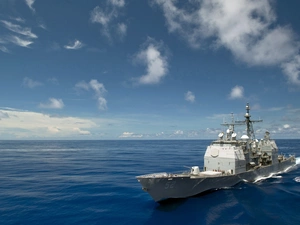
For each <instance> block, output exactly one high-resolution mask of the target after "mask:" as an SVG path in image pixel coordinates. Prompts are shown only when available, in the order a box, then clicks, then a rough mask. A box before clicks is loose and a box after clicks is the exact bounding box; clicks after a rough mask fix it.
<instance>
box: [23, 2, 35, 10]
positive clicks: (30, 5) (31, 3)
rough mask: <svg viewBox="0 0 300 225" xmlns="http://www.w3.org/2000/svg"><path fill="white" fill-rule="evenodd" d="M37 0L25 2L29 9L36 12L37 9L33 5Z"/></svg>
mask: <svg viewBox="0 0 300 225" xmlns="http://www.w3.org/2000/svg"><path fill="white" fill-rule="evenodd" d="M34 2H35V0H25V3H26V4H27V5H28V7H29V9H30V10H31V11H32V12H35V9H34V8H33V7H32V5H33V4H34Z"/></svg>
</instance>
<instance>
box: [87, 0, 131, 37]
mask: <svg viewBox="0 0 300 225" xmlns="http://www.w3.org/2000/svg"><path fill="white" fill-rule="evenodd" d="M124 6H125V1H124V0H108V1H107V4H106V6H105V7H100V6H96V7H95V8H94V9H93V10H92V11H91V13H90V21H91V22H92V23H96V24H100V25H101V32H102V35H104V36H105V37H107V39H108V40H109V41H112V39H113V38H112V32H116V33H117V34H119V35H120V37H121V39H123V38H124V37H125V36H126V32H127V25H126V24H125V23H123V22H122V23H118V24H116V22H115V21H116V20H117V19H118V17H119V14H120V10H121V9H122V8H123V7H124Z"/></svg>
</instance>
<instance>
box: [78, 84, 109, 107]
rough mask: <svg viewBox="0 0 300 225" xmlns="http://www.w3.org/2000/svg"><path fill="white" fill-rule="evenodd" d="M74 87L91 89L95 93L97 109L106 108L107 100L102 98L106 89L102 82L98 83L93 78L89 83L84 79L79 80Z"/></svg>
mask: <svg viewBox="0 0 300 225" xmlns="http://www.w3.org/2000/svg"><path fill="white" fill-rule="evenodd" d="M75 89H77V90H85V91H89V90H93V91H94V93H95V97H96V98H97V105H98V108H99V110H106V109H107V101H106V99H105V98H104V95H105V93H106V92H107V90H106V89H105V87H104V84H102V83H99V82H98V81H97V80H95V79H93V80H91V81H90V82H89V83H87V82H85V81H80V82H78V83H77V84H75Z"/></svg>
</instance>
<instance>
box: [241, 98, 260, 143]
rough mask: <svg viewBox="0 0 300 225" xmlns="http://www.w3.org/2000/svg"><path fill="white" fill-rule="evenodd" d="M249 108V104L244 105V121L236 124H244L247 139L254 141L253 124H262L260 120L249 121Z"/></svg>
mask: <svg viewBox="0 0 300 225" xmlns="http://www.w3.org/2000/svg"><path fill="white" fill-rule="evenodd" d="M250 117H251V115H250V106H249V103H247V105H246V114H245V120H244V121H236V122H237V123H240V124H241V123H244V124H245V123H246V126H247V136H248V137H249V139H252V140H253V139H255V134H254V129H253V123H257V122H262V120H251V119H250Z"/></svg>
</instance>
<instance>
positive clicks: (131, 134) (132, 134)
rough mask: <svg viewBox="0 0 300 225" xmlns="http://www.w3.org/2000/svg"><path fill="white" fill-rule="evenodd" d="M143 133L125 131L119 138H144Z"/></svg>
mask: <svg viewBox="0 0 300 225" xmlns="http://www.w3.org/2000/svg"><path fill="white" fill-rule="evenodd" d="M142 137H143V135H142V134H134V133H133V132H123V134H121V135H120V136H119V138H142Z"/></svg>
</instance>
